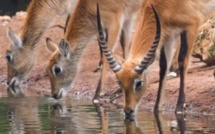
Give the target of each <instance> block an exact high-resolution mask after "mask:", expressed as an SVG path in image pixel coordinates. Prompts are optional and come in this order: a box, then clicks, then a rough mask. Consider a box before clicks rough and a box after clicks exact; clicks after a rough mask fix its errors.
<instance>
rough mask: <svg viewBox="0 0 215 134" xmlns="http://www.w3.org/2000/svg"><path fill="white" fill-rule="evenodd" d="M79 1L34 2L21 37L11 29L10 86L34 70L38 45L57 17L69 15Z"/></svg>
mask: <svg viewBox="0 0 215 134" xmlns="http://www.w3.org/2000/svg"><path fill="white" fill-rule="evenodd" d="M76 1H78V0H32V2H31V3H30V5H29V6H28V9H27V18H26V20H25V22H24V25H23V27H22V29H21V32H20V33H19V35H16V34H15V33H14V32H13V31H12V29H11V28H9V29H8V36H9V38H10V39H11V41H12V45H11V48H10V50H8V51H7V54H6V59H7V61H8V84H9V85H11V84H12V83H14V81H15V84H16V85H18V84H19V83H20V81H21V80H22V79H23V78H24V77H25V76H26V75H27V74H28V72H29V71H30V70H31V69H32V67H33V65H34V63H35V59H36V52H37V51H36V44H37V43H38V41H39V39H40V38H41V37H42V35H43V33H44V31H45V29H47V28H48V27H49V26H50V24H51V22H52V20H53V19H54V18H55V17H56V16H59V15H60V16H61V15H64V14H69V13H70V11H71V9H73V6H74V5H76Z"/></svg>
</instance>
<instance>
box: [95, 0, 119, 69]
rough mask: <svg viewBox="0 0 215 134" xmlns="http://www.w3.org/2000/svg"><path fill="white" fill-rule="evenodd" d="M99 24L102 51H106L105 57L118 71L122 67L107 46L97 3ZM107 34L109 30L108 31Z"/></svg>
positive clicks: (112, 67)
mask: <svg viewBox="0 0 215 134" xmlns="http://www.w3.org/2000/svg"><path fill="white" fill-rule="evenodd" d="M97 24H98V32H99V45H100V46H101V49H102V52H103V53H104V55H105V57H106V58H107V61H108V63H109V64H110V67H111V69H112V70H113V71H114V72H115V73H116V72H118V71H119V70H120V69H121V65H120V64H119V62H118V61H117V60H116V59H115V57H114V55H113V54H112V52H111V51H110V49H109V48H108V47H107V41H106V39H105V37H104V34H103V29H102V25H101V20H100V13H99V5H98V4H97ZM106 35H107V31H106Z"/></svg>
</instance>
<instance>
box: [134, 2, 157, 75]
mask: <svg viewBox="0 0 215 134" xmlns="http://www.w3.org/2000/svg"><path fill="white" fill-rule="evenodd" d="M152 9H153V12H154V14H155V19H156V35H155V39H154V42H153V44H152V46H151V48H150V50H149V51H148V52H147V54H146V56H145V57H144V59H143V60H142V61H141V63H140V65H138V66H136V67H135V69H134V70H135V72H137V73H139V74H141V73H142V72H143V71H144V70H145V69H146V68H147V67H148V65H150V63H152V60H153V59H154V57H155V51H156V49H157V46H158V44H159V41H160V35H161V25H160V19H159V17H158V14H157V12H156V10H155V9H154V7H153V5H152Z"/></svg>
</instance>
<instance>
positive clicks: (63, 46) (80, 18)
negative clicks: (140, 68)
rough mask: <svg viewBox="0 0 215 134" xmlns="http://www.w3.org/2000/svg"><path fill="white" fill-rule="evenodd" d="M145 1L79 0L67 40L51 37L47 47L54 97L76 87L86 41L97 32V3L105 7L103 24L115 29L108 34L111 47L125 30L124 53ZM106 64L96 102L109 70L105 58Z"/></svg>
mask: <svg viewBox="0 0 215 134" xmlns="http://www.w3.org/2000/svg"><path fill="white" fill-rule="evenodd" d="M142 1H143V0H136V1H133V0H120V1H115V0H107V1H101V0H79V2H78V4H77V6H76V8H75V11H74V12H73V13H72V15H71V18H70V20H69V22H68V28H67V30H66V33H65V36H64V39H62V40H61V41H60V43H59V45H56V44H55V43H53V42H52V41H51V39H49V38H47V48H48V49H49V50H50V51H51V52H52V55H51V58H50V61H49V64H48V67H47V70H48V71H47V72H48V76H49V78H50V83H51V89H52V96H53V97H54V98H55V99H60V98H62V97H63V96H65V95H66V92H67V91H68V89H69V88H70V87H71V86H72V83H73V81H74V79H75V76H76V74H77V72H78V71H79V63H80V59H81V57H82V54H83V51H84V50H85V47H86V44H87V43H88V42H90V41H92V40H93V39H94V38H95V37H96V35H97V30H96V28H97V23H96V4H97V3H99V5H100V6H101V14H102V16H103V21H102V24H103V26H104V27H105V28H106V29H107V30H108V31H111V33H112V34H111V35H109V36H108V46H109V47H110V48H111V49H112V48H113V46H114V45H115V44H116V43H117V41H118V40H119V35H120V34H121V31H123V32H122V36H123V38H122V39H123V41H122V43H124V44H123V45H122V46H124V48H123V53H126V51H128V47H129V42H130V40H129V39H130V36H131V35H130V31H131V30H132V22H133V17H134V15H135V14H136V13H137V12H138V9H139V7H140V5H141V3H142ZM103 61H104V64H103V67H102V74H101V78H100V80H99V84H98V87H97V89H96V93H95V96H94V102H98V98H99V95H100V93H101V91H102V89H103V87H104V83H105V82H104V79H105V76H106V70H107V61H106V60H105V57H104V58H103Z"/></svg>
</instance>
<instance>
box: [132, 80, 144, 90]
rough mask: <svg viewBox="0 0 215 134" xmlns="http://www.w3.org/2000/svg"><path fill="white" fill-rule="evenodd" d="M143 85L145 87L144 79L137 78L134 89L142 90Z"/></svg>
mask: <svg viewBox="0 0 215 134" xmlns="http://www.w3.org/2000/svg"><path fill="white" fill-rule="evenodd" d="M142 87H143V81H142V80H136V81H135V82H134V89H135V90H136V91H139V90H141V89H142Z"/></svg>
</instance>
